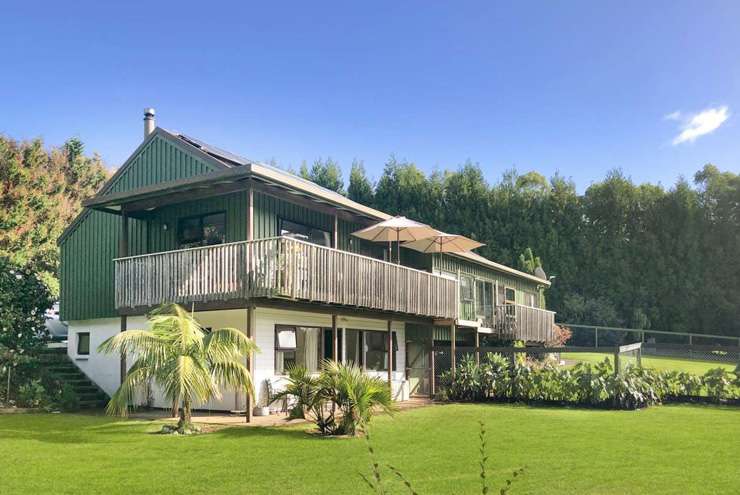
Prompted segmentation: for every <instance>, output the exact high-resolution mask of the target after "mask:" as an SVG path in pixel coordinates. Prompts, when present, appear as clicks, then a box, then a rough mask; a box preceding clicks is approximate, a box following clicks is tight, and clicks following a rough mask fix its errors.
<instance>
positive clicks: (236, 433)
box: [0, 414, 351, 445]
mask: <svg viewBox="0 0 740 495" xmlns="http://www.w3.org/2000/svg"><path fill="white" fill-rule="evenodd" d="M26 418H28V420H26V421H13V422H12V424H3V423H0V438H6V439H13V440H28V441H35V442H42V443H51V444H61V445H81V444H105V443H126V442H141V441H151V440H152V439H153V438H179V439H181V440H182V441H189V440H197V439H199V438H209V439H219V438H221V439H245V440H248V439H265V438H290V439H294V440H302V441H316V442H321V441H343V440H344V441H346V440H351V438H348V437H326V436H322V435H319V434H318V433H316V430H315V429H313V428H312V427H311V425H306V424H304V425H299V426H298V425H296V426H248V427H247V426H224V427H220V428H218V429H216V430H214V431H210V432H206V433H201V434H197V435H187V436H178V435H166V434H159V431H160V429H161V427H162V425H164V424H166V421H162V420H140V419H125V418H113V417H105V416H93V415H77V414H74V415H73V414H55V415H34V417H33V418H30V417H29V416H26ZM91 422H92V423H93V424H91Z"/></svg>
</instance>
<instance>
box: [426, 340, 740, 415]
mask: <svg viewBox="0 0 740 495" xmlns="http://www.w3.org/2000/svg"><path fill="white" fill-rule="evenodd" d="M512 361H513V362H512ZM440 396H441V398H442V399H446V400H453V401H470V402H483V401H496V400H498V401H522V402H536V403H542V402H547V403H561V404H579V405H587V406H592V407H605V408H611V409H638V408H642V407H647V406H650V405H652V404H657V403H660V402H664V401H678V402H683V401H686V402H690V401H696V400H712V401H714V402H727V401H737V400H738V399H740V375H738V373H737V372H735V373H733V372H730V371H727V370H725V369H723V368H716V369H712V370H709V371H708V372H707V373H706V374H705V375H704V376H696V375H692V374H690V373H685V372H680V371H655V370H651V369H645V368H638V367H632V366H628V367H627V368H626V369H624V370H622V371H620V372H619V373H614V369H613V368H612V365H611V363H610V362H609V361H608V359H607V360H605V361H604V362H602V363H598V364H590V363H579V364H577V365H575V366H574V367H572V368H565V367H562V366H557V365H556V364H554V363H552V362H549V361H545V362H529V361H527V362H521V361H519V360H512V359H510V358H507V357H504V356H502V355H500V354H492V353H488V354H486V355H485V356H482V357H481V360H480V364H478V363H476V361H475V359H474V358H473V357H472V356H470V355H468V356H465V357H464V358H463V359H461V360H460V362H459V363H458V364H457V366H456V367H455V379H454V380H453V379H452V373H451V372H449V371H447V372H445V373H443V374H442V376H441V377H440Z"/></svg>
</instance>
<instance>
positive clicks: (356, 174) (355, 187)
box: [347, 160, 375, 205]
mask: <svg viewBox="0 0 740 495" xmlns="http://www.w3.org/2000/svg"><path fill="white" fill-rule="evenodd" d="M347 196H349V199H351V200H353V201H357V202H358V203H362V204H364V205H370V204H372V203H373V202H374V201H375V197H374V196H375V195H374V192H373V186H372V184H371V183H370V180H369V179H368V178H367V175H366V174H365V165H364V164H363V163H362V161H358V160H354V161H353V162H352V169H351V170H350V173H349V187H348V188H347Z"/></svg>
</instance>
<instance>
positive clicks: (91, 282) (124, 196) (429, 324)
mask: <svg viewBox="0 0 740 495" xmlns="http://www.w3.org/2000/svg"><path fill="white" fill-rule="evenodd" d="M145 122H146V126H145V139H144V141H143V142H142V143H141V145H140V146H139V147H138V148H137V149H136V150H135V151H134V153H133V154H132V155H131V157H130V158H129V159H128V160H127V161H126V162H125V163H124V164H123V165H122V166H121V167H120V169H118V171H117V172H116V173H115V174H114V175H113V177H112V178H111V179H110V180H109V181H108V183H107V184H106V185H105V186H104V187H103V188H102V190H101V191H100V192H99V193H98V194H97V195H96V196H95V197H94V198H92V199H90V200H89V201H87V202H86V203H85V208H84V210H83V212H82V213H81V214H80V215H79V216H78V218H77V219H76V220H75V221H74V222H73V223H72V224H71V225H70V227H69V228H68V229H67V230H66V231H65V232H64V234H63V235H62V237H61V238H60V240H59V244H60V248H61V318H62V319H63V320H65V321H67V322H68V324H69V337H68V338H69V340H68V342H69V345H68V354H69V356H70V358H71V359H72V360H73V361H74V362H75V363H76V364H77V366H78V367H79V368H80V369H81V370H82V371H84V372H85V373H86V374H87V375H88V376H89V377H90V378H91V379H92V380H93V381H95V382H96V383H97V384H98V385H99V386H100V387H101V388H102V389H104V390H105V391H106V392H107V393H109V394H112V393H113V392H114V391H115V390H116V389H117V387H118V385H119V384H120V381H121V376H122V373H125V370H126V366H127V365H130V362H129V363H126V362H125V359H123V360H119V359H118V358H117V357H115V356H110V355H101V354H99V353H97V351H96V349H97V347H98V345H100V343H101V342H103V341H104V340H105V339H107V338H108V337H110V336H112V335H114V334H116V333H117V332H121V331H125V330H127V329H133V328H145V327H146V324H147V322H146V317H145V315H146V313H147V312H148V311H150V310H151V309H153V308H155V307H157V306H158V305H160V304H162V303H167V302H175V303H179V304H182V305H183V306H185V307H186V308H188V309H192V310H193V311H194V312H195V315H196V317H197V319H198V320H199V321H200V322H201V323H202V324H203V326H205V327H212V328H218V327H225V326H228V327H234V328H238V329H240V330H243V331H244V332H246V333H247V334H248V335H249V336H251V337H252V338H253V339H254V340H255V341H256V343H257V345H258V346H259V348H260V350H261V352H260V353H259V354H257V355H255V356H253V358H252V359H250V360H249V361H250V367H251V368H252V370H253V377H254V383H255V386H256V389H257V394H258V396H262V397H264V394H265V387H264V386H263V385H264V384H265V383H266V381H269V382H270V383H271V384H272V385H273V387H274V388H278V387H279V386H280V381H281V377H283V376H284V374H285V371H286V369H287V368H288V366H290V365H291V364H302V365H305V366H306V367H308V368H309V369H311V370H318V368H319V366H320V363H321V361H322V359H324V358H333V359H340V360H343V361H352V362H354V363H357V364H359V365H361V366H362V367H363V368H364V369H365V370H367V372H368V373H373V374H377V375H379V376H382V377H384V378H387V379H388V380H390V382H391V384H392V390H393V393H394V396H395V397H396V398H397V399H406V398H408V397H409V396H411V395H423V394H428V393H429V387H430V379H431V373H430V369H429V361H430V359H429V354H430V350H431V347H432V345H433V344H434V343H435V342H436V343H438V344H439V343H441V342H448V343H450V342H451V343H452V344H453V345H454V344H455V343H456V342H458V341H459V344H460V343H462V342H463V340H465V341H466V342H468V343H470V344H471V345H474V343H475V342H477V341H478V335H479V334H481V333H488V334H499V335H500V336H501V337H503V338H511V339H513V338H517V339H523V340H527V341H530V342H544V341H546V340H548V339H549V337H550V335H551V332H552V325H553V313H552V312H549V311H546V310H545V309H544V308H542V307H540V306H541V305H542V302H541V301H544V298H543V297H542V291H543V290H544V289H545V288H546V287H548V286H549V282H548V281H547V280H545V279H544V276H543V277H537V276H534V275H530V274H527V273H523V272H520V271H517V270H514V269H512V268H509V267H507V266H503V265H501V264H498V263H495V262H493V261H490V260H488V259H485V258H483V257H481V256H479V255H476V254H474V253H471V252H464V253H456V254H447V253H441V254H440V253H437V254H422V253H419V252H417V251H412V250H409V249H404V248H401V250H400V251H401V263H400V264H397V263H396V262H395V260H394V262H390V261H389V251H388V246H386V245H384V244H377V243H372V242H369V241H365V240H362V239H359V238H357V237H355V236H353V235H352V233H353V232H355V231H357V230H359V229H361V228H363V227H366V226H368V225H371V224H373V223H376V222H378V221H381V220H384V219H388V218H390V215H388V214H386V213H383V212H381V211H377V210H375V209H373V208H370V207H368V206H365V205H362V204H358V203H356V202H354V201H351V200H349V199H348V198H346V197H344V196H342V195H340V194H337V193H335V192H333V191H329V190H327V189H324V188H322V187H319V186H318V185H316V184H314V183H312V182H309V181H306V180H303V179H301V178H299V177H296V176H295V175H293V174H290V173H288V172H285V171H283V170H279V169H276V168H274V167H270V166H267V165H264V164H261V163H257V162H254V161H251V160H247V159H245V158H242V157H239V156H236V155H234V154H231V153H228V152H225V151H223V150H220V149H218V148H215V147H213V146H210V145H207V144H205V143H203V142H201V141H199V140H197V139H193V138H190V137H188V136H185V135H183V134H179V133H173V132H169V131H166V130H164V129H161V128H155V127H154V125H153V111H152V112H151V113H150V114H149V115H147V116H146V117H145ZM459 344H458V345H459ZM129 361H130V360H129ZM258 400H259V399H258ZM155 405H157V406H160V407H168V406H169V405H168V404H164V403H163V401H162V400H161V398H159V397H155ZM202 406H203V407H208V408H210V409H215V410H217V409H221V410H233V409H241V410H243V409H244V408H245V407H247V404H246V399H245V396H244V394H243V393H235V394H234V393H230V394H228V393H227V394H225V395H224V398H223V399H222V400H221V401H213V403H211V404H207V405H202Z"/></svg>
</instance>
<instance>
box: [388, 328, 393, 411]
mask: <svg viewBox="0 0 740 495" xmlns="http://www.w3.org/2000/svg"><path fill="white" fill-rule="evenodd" d="M392 325H393V322H392V321H391V320H388V336H387V339H388V343H387V346H388V388H390V391H391V397H393V330H392V328H391V327H392Z"/></svg>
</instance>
